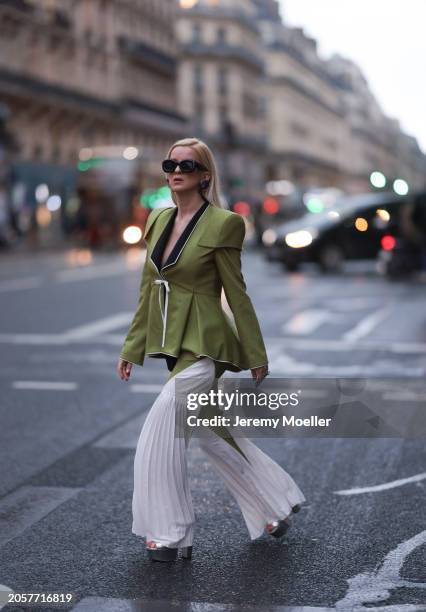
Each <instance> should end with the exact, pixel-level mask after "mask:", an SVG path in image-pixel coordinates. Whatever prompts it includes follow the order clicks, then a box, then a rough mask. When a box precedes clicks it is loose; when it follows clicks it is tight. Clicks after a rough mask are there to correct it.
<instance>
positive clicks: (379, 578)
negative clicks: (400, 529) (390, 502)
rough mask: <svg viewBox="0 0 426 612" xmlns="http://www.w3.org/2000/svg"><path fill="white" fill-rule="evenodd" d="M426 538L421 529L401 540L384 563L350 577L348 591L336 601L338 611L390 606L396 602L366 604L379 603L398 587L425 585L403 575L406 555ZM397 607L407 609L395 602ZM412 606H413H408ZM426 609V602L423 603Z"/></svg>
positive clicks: (422, 586) (422, 587)
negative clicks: (389, 604) (383, 604)
mask: <svg viewBox="0 0 426 612" xmlns="http://www.w3.org/2000/svg"><path fill="white" fill-rule="evenodd" d="M425 542H426V530H425V531H421V532H420V533H418V534H417V535H415V536H413V537H412V538H410V539H409V540H406V541H405V542H402V543H401V544H399V545H398V546H397V547H396V548H394V550H391V551H390V552H389V553H388V554H387V555H386V557H385V559H384V561H383V563H380V564H378V566H376V568H375V569H373V570H372V571H371V572H363V573H361V574H358V575H357V576H354V577H353V578H349V580H348V581H347V582H348V584H349V588H348V591H347V593H346V595H345V597H343V599H341V600H339V601H338V602H336V604H335V608H336V610H337V611H340V610H341V611H342V612H347V611H348V610H351V611H352V610H374V609H380V610H390V609H392V606H388V607H380V608H365V607H363V604H367V603H375V604H377V602H381V601H384V600H386V599H389V597H390V592H391V591H392V590H394V589H400V588H403V587H406V588H408V589H424V588H426V584H425V583H424V582H414V581H410V580H403V579H402V578H400V575H399V574H400V571H401V568H402V566H403V565H404V563H405V560H406V558H407V557H408V555H409V554H410V553H412V552H413V550H415V549H416V548H418V547H419V546H422V545H423V544H425ZM393 609H394V610H399V609H401V610H402V609H403V608H402V606H400V607H396V606H393ZM406 609H409V608H406ZM421 609H422V608H420V610H421ZM423 609H424V606H423Z"/></svg>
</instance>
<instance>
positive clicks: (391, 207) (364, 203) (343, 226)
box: [262, 192, 410, 272]
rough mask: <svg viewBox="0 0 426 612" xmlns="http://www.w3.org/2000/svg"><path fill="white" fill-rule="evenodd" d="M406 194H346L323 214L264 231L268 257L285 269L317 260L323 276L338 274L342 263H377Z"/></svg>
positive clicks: (397, 225) (309, 215) (394, 225)
mask: <svg viewBox="0 0 426 612" xmlns="http://www.w3.org/2000/svg"><path fill="white" fill-rule="evenodd" d="M408 197H410V196H398V195H396V194H394V193H393V192H390V193H386V192H380V193H368V194H362V195H356V196H345V197H342V198H341V199H339V200H337V201H336V202H335V203H334V205H333V206H331V207H330V208H328V209H327V210H325V211H323V212H321V213H309V214H307V215H304V216H303V217H301V218H300V219H296V220H294V221H290V222H288V223H284V224H282V225H279V226H277V227H275V228H273V229H270V230H266V231H265V232H264V234H263V236H262V240H263V244H264V247H265V251H266V257H267V258H268V259H270V260H277V261H282V263H283V264H284V265H285V267H286V268H287V270H289V271H292V270H296V269H297V268H298V266H299V265H300V264H301V263H303V262H315V263H317V264H318V265H319V266H320V268H321V270H322V271H324V272H328V271H337V270H340V269H341V268H342V265H343V262H344V261H345V260H353V259H375V258H376V257H377V254H378V252H379V251H380V249H381V246H382V243H381V241H382V238H383V237H384V236H386V234H388V233H389V234H395V232H397V231H398V227H399V211H400V208H401V206H402V205H403V204H404V203H405V202H406V201H407V198H408Z"/></svg>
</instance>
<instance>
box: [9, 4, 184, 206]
mask: <svg viewBox="0 0 426 612" xmlns="http://www.w3.org/2000/svg"><path fill="white" fill-rule="evenodd" d="M175 9H176V6H175V2H174V0H155V1H153V0H152V1H147V0H90V2H87V1H86V0H67V2H62V1H61V0H9V1H8V2H2V3H1V4H0V100H1V102H2V104H3V105H5V106H6V107H7V108H8V111H9V120H8V128H9V130H10V131H11V132H12V133H13V135H14V137H15V138H16V141H17V145H18V149H17V153H16V155H15V163H14V171H15V174H16V178H17V180H19V181H20V182H21V184H23V185H24V187H25V188H26V191H27V195H26V199H27V201H32V202H33V203H34V205H35V189H36V186H37V184H39V183H46V184H49V187H50V190H51V191H52V190H53V191H54V192H55V193H60V195H61V197H62V199H64V198H67V197H68V196H69V194H70V193H71V192H72V190H73V189H74V187H75V184H76V180H77V178H78V176H77V175H78V166H77V164H78V162H79V161H80V162H81V161H83V162H84V163H86V164H88V163H89V162H90V159H91V158H95V157H96V158H99V157H102V156H104V157H108V158H109V157H112V158H114V159H116V158H122V159H123V157H122V153H123V152H124V151H126V149H127V151H129V150H130V152H131V153H130V155H128V156H127V161H129V162H130V158H132V159H133V160H135V150H136V155H137V159H136V161H137V163H138V164H139V167H140V168H141V175H142V176H143V178H144V180H145V181H146V185H147V186H149V185H150V184H157V185H158V182H159V181H162V182H164V179H163V173H162V170H161V165H160V162H161V159H163V158H164V155H165V153H166V151H167V149H168V148H169V146H170V144H171V142H172V141H173V140H175V139H177V138H181V137H183V136H185V135H186V134H187V125H186V120H185V117H184V116H183V115H182V114H181V113H180V112H179V111H178V110H177V64H178V61H177V45H176V41H175V37H174V20H173V14H174V11H175ZM129 148H130V149H129ZM79 156H80V159H79ZM135 163H136V162H135ZM127 172H128V170H127V169H126V168H125V167H120V171H119V172H118V173H117V175H118V180H121V178H122V179H123V183H125V182H126V173H127Z"/></svg>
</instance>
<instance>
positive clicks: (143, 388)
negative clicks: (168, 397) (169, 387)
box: [130, 384, 164, 393]
mask: <svg viewBox="0 0 426 612" xmlns="http://www.w3.org/2000/svg"><path fill="white" fill-rule="evenodd" d="M163 387H164V385H144V384H137V385H136V384H135V385H130V391H131V392H132V393H159V392H160V391H161V390H162V388H163Z"/></svg>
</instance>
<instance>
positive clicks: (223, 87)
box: [218, 66, 228, 96]
mask: <svg viewBox="0 0 426 612" xmlns="http://www.w3.org/2000/svg"><path fill="white" fill-rule="evenodd" d="M218 85H219V93H220V94H221V95H222V96H223V95H226V94H227V92H228V68H227V67H226V66H219V72H218Z"/></svg>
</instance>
